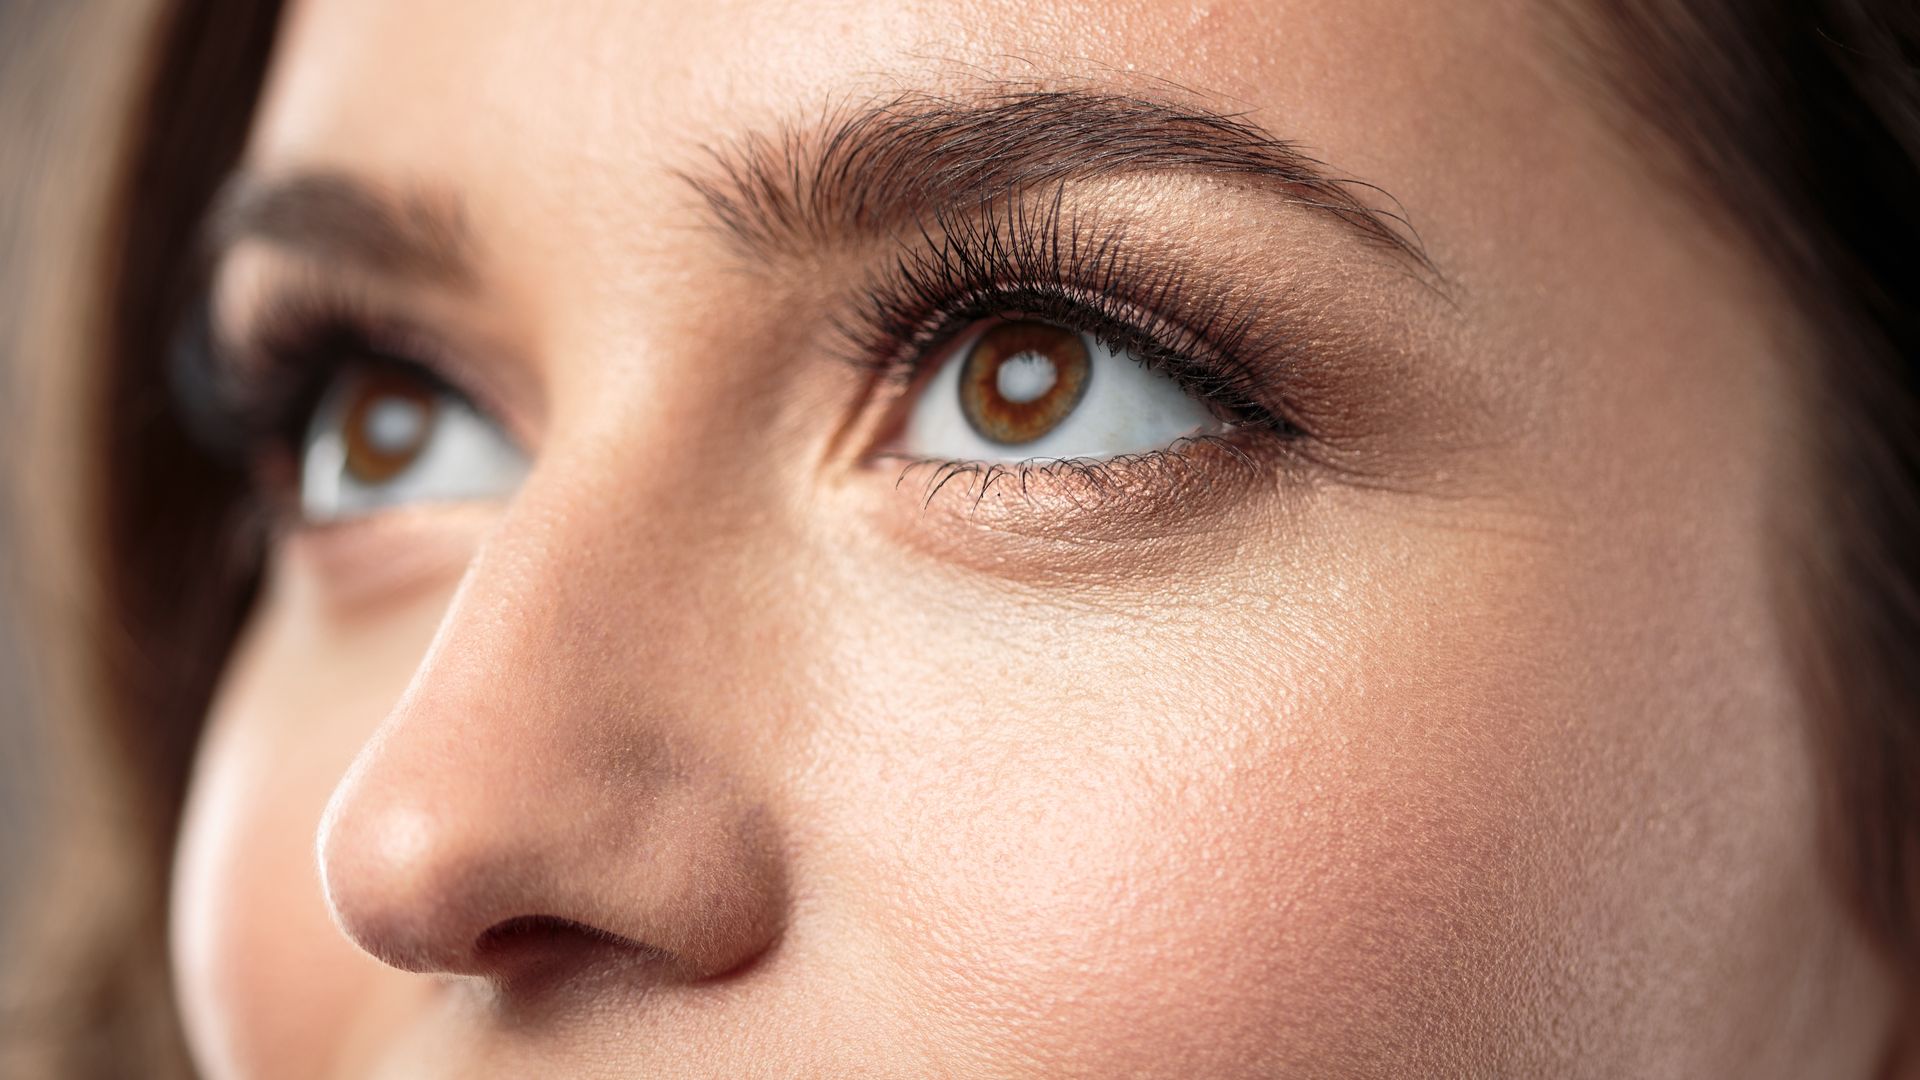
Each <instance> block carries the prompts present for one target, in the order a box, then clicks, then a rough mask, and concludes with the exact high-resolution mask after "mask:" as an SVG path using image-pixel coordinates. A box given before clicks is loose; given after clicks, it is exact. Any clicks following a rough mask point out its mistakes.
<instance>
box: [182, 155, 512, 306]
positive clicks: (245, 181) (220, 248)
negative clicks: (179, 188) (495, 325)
mask: <svg viewBox="0 0 1920 1080" xmlns="http://www.w3.org/2000/svg"><path fill="white" fill-rule="evenodd" d="M205 240H206V243H207V247H208V249H209V251H210V252H211V253H212V254H213V255H215V256H216V257H217V256H218V255H219V254H221V253H223V252H225V251H227V250H228V249H230V248H232V247H234V246H235V245H237V244H239V243H241V242H243V241H246V240H264V241H267V242H269V243H275V244H280V245H283V246H286V247H290V248H294V249H296V250H298V251H301V252H303V253H305V254H307V255H310V256H313V257H315V258H319V259H326V260H330V261H335V262H339V263H343V264H347V265H352V266H356V267H358V268H360V269H362V270H365V271H367V272H370V273H375V274H382V275H391V276H394V277H413V278H419V279H424V280H429V281H433V282H437V283H439V284H443V285H448V286H454V287H461V286H466V285H469V284H471V283H472V282H473V281H474V279H475V277H476V271H475V267H474V258H473V239H472V232H471V230H470V229H469V228H468V226H467V219H466V214H465V212H464V211H463V209H462V208H461V204H460V201H459V200H458V199H457V198H456V197H454V196H452V195H451V194H447V193H442V192H438V191H427V190H407V191H400V190H391V189H387V188H384V187H381V186H378V185H375V184H372V183H369V182H367V181H364V180H361V179H359V178H356V177H353V176H349V175H347V174H345V173H340V172H327V171H302V172H294V173H289V174H268V175H261V174H257V173H251V172H242V173H238V174H236V175H235V176H234V177H233V178H232V179H231V180H229V181H228V182H227V184H226V185H225V186H224V187H223V188H222V189H221V190H220V192H219V194H218V195H217V196H216V197H215V200H214V204H213V208H212V211H211V213H210V214H209V215H208V218H207V224H206V229H205Z"/></svg>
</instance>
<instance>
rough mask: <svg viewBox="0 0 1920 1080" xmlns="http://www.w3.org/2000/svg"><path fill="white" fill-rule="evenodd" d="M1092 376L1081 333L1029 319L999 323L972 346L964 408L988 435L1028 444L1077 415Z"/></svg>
mask: <svg viewBox="0 0 1920 1080" xmlns="http://www.w3.org/2000/svg"><path fill="white" fill-rule="evenodd" d="M1092 374H1093V361H1092V357H1090V356H1088V355H1087V345H1086V342H1085V341H1084V340H1082V339H1081V337H1080V335H1079V334H1076V333H1074V332H1073V331H1071V330H1067V329H1063V328H1062V327H1058V326H1052V325H1049V324H1047V323H1043V322H1034V321H1031V320H1024V319H1023V320H1013V321H1008V322H1003V323H998V324H996V325H995V326H993V327H991V328H989V329H988V330H987V331H986V332H985V333H983V334H981V335H980V337H979V340H977V341H975V342H974V343H973V347H972V348H971V349H969V350H967V359H966V363H965V365H964V366H963V367H962V368H961V369H960V411H961V412H962V413H965V414H966V417H967V423H969V424H971V425H972V426H973V430H975V431H977V432H979V433H980V435H981V436H982V437H983V438H986V439H989V440H991V441H993V442H997V443H1001V444H1003V445H1012V444H1018V443H1029V442H1032V441H1034V440H1035V439H1038V438H1040V437H1041V436H1042V435H1045V434H1046V433H1047V432H1049V431H1052V430H1053V429H1054V428H1056V427H1059V426H1060V422H1061V421H1063V420H1065V419H1066V418H1067V417H1068V416H1069V415H1070V414H1072V412H1073V409H1074V406H1076V405H1078V404H1080V399H1081V398H1082V397H1084V396H1085V395H1086V392H1087V380H1088V378H1089V377H1090V376H1091V375H1092Z"/></svg>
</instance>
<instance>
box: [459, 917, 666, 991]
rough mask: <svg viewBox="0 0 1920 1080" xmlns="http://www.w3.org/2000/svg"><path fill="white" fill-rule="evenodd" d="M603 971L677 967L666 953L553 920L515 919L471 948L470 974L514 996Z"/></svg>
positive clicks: (599, 930)
mask: <svg viewBox="0 0 1920 1080" xmlns="http://www.w3.org/2000/svg"><path fill="white" fill-rule="evenodd" d="M607 966H621V967H638V968H657V969H663V970H672V969H674V968H676V967H677V966H678V965H677V963H676V959H675V957H674V956H673V954H672V953H669V952H667V951H665V950H664V949H659V948H655V947H654V946H651V945H647V944H645V943H644V942H639V941H634V940H633V939H631V938H627V937H622V936H621V935H619V934H616V933H613V932H612V931H609V930H605V929H602V928H600V927H597V926H591V925H588V924H587V923H582V922H577V921H575V920H573V919H566V918H561V917H560V916H557V915H517V916H515V917H513V918H511V919H505V920H502V921H501V922H499V923H496V924H494V925H493V926H491V927H488V928H487V930H486V932H485V933H483V934H481V935H480V937H479V938H478V939H477V940H475V941H474V943H473V964H472V968H473V971H474V973H475V974H479V975H482V976H485V977H487V978H490V979H493V980H494V981H495V982H497V983H499V984H500V986H501V988H502V989H505V990H509V991H512V992H516V993H517V992H529V991H533V990H536V989H537V988H538V987H540V986H542V985H546V984H550V983H553V982H555V981H558V980H562V979H567V978H572V977H575V976H577V975H579V974H581V973H582V972H584V971H587V970H591V969H594V968H603V967H607Z"/></svg>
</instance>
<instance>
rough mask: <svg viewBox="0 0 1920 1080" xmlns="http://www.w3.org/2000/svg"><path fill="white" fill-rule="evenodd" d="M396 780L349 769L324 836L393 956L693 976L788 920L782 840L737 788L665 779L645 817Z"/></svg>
mask: <svg viewBox="0 0 1920 1080" xmlns="http://www.w3.org/2000/svg"><path fill="white" fill-rule="evenodd" d="M396 790H397V789H396V788H395V786H394V785H393V784H391V783H390V782H386V783H383V782H382V780H381V778H380V777H378V776H375V775H369V774H368V773H367V772H365V771H362V772H361V773H359V774H357V775H355V776H353V777H350V778H349V780H348V781H347V782H346V783H345V784H343V785H342V788H341V790H340V791H339V792H337V793H336V795H335V797H334V800H333V802H332V804H331V805H330V806H329V808H328V812H327V815H326V817H325V819H324V821H323V824H322V828H321V832H320V836H319V842H318V856H319V863H320V866H319V869H320V877H321V882H322V886H323V888H324V890H325V894H326V900H327V904H328V907H329V909H330V910H331V912H332V915H333V918H334V921H335V923H336V924H337V925H338V926H339V927H340V929H341V931H342V932H343V933H344V934H345V935H346V936H347V938H348V939H350V940H351V941H352V942H353V943H354V944H355V945H357V946H359V947H360V948H361V949H362V950H363V951H365V952H366V953H368V954H369V955H371V956H373V957H374V958H375V959H378V960H380V961H381V962H382V963H385V964H387V965H389V966H392V967H396V968H399V969H401V970H404V971H411V972H421V973H438V974H450V975H463V976H475V977H481V978H485V979H488V980H491V981H493V982H495V983H496V984H499V985H501V986H503V987H505V988H507V989H517V990H526V991H532V990H534V989H536V988H538V987H542V986H551V985H554V984H556V983H557V982H562V981H565V980H566V979H567V978H569V977H571V976H573V975H576V974H580V973H584V972H586V971H587V970H589V969H604V968H607V967H609V966H614V967H617V968H618V969H619V970H620V971H622V972H623V973H625V974H626V975H627V976H628V977H631V978H638V979H643V980H645V981H647V982H650V983H659V982H677V983H687V982H696V981H700V980H703V979H710V978H715V977H718V976H721V975H725V974H727V973H729V972H732V971H735V970H737V969H739V968H741V967H743V966H745V965H746V964H748V963H749V962H750V961H752V960H753V959H755V958H756V957H758V956H759V955H760V954H761V953H763V952H765V951H766V950H767V949H768V948H769V947H770V945H771V944H772V942H773V940H774V938H775V937H776V936H777V934H778V929H779V916H778V908H779V903H780V901H779V883H778V879H777V874H776V873H775V865H776V864H775V863H774V862H773V860H772V858H771V855H770V851H769V846H768V845H767V844H765V843H764V842H762V839H763V838H761V837H759V836H757V835H755V834H754V830H753V829H751V828H743V827H741V823H740V821H739V820H738V818H736V817H734V816H732V815H729V814H727V813H726V812H725V811H724V810H723V809H721V808H722V807H724V805H725V804H724V803H718V804H716V803H713V802H711V801H709V800H705V799H702V798H700V797H698V796H697V795H695V794H693V793H691V792H689V791H685V790H682V791H680V792H678V793H675V792H664V793H663V792H653V793H650V794H649V795H648V796H647V797H645V798H643V799H641V800H639V802H638V804H637V805H643V806H645V807H646V810H647V813H646V814H645V815H644V816H643V817H642V818H640V819H637V820H636V819H635V818H633V817H628V818H627V819H626V820H625V821H623V822H620V823H619V824H618V825H615V824H614V823H613V822H610V821H608V820H607V818H606V815H604V814H589V815H580V814H577V813H567V812H565V806H566V803H567V801H568V800H567V799H566V798H565V796H564V792H561V791H553V792H550V793H549V794H550V796H551V797H550V798H549V799H547V800H544V801H542V802H541V803H540V804H538V805H527V804H526V801H525V800H520V799H512V798H508V799H504V800H491V799H483V800H482V801H484V802H486V803H488V805H485V806H478V807H477V806H475V805H474V804H472V803H469V804H467V805H465V806H462V805H459V804H455V803H449V802H444V801H443V802H441V803H439V804H425V803H421V802H418V801H413V800H410V799H408V798H406V797H404V796H401V795H396V794H395V791H396ZM489 794H495V795H497V794H501V793H499V792H497V791H495V792H490V793H489ZM602 794H603V795H604V794H605V793H604V791H602ZM515 803H520V804H521V805H519V806H518V807H515V806H514V804H515ZM663 804H664V805H665V808H666V812H665V814H664V816H662V815H661V811H662V808H663ZM602 805H603V806H605V805H627V806H634V805H636V804H635V803H632V802H629V801H628V800H623V799H619V798H613V799H609V800H606V802H605V803H603V804H602ZM503 810H504V811H506V812H504V813H503V812H502V811H503ZM554 810H560V811H562V812H561V813H559V814H558V815H557V816H556V815H554V814H552V813H549V811H554ZM556 821H557V822H559V823H560V824H556ZM569 825H570V826H571V828H569ZM609 837H615V838H618V848H617V849H613V848H611V847H610V845H609V844H608V843H607V838H609ZM583 841H584V842H583Z"/></svg>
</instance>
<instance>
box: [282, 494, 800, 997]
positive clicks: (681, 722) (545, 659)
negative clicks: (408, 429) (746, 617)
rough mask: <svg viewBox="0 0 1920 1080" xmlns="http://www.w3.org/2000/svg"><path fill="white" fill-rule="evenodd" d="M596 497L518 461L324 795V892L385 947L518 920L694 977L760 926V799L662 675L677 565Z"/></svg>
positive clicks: (773, 888) (398, 960)
mask: <svg viewBox="0 0 1920 1080" xmlns="http://www.w3.org/2000/svg"><path fill="white" fill-rule="evenodd" d="M608 502H609V499H608V496H607V494H606V493H605V492H604V491H596V490H594V489H593V487H592V486H590V485H587V484H578V483H569V482H567V481H566V480H565V479H564V478H563V479H562V481H561V482H559V483H552V484H547V485H545V486H542V485H541V481H540V477H539V476H538V474H536V475H535V476H534V477H530V478H529V481H528V488H527V489H526V490H524V491H523V492H522V497H521V498H520V499H519V500H517V501H516V504H515V505H514V506H513V507H512V508H511V509H509V510H508V511H507V512H506V514H505V516H504V518H503V520H502V523H501V525H500V526H499V528H498V529H497V530H496V531H495V533H494V535H493V536H492V537H491V538H490V539H489V541H488V542H487V543H486V544H485V546H484V547H483V549H482V550H481V552H480V553H479V554H478V555H477V556H476V558H475V561H474V564H473V566H472V567H471V568H470V570H469V572H468V575H467V577H466V579H465V581H464V582H463V584H462V586H461V588H460V590H459V592H458V594H457V595H456V597H455V599H454V601H453V603H452V604H451V606H450V607H449V610H448V612H447V614H446V616H445V618H444V620H443V622H442V625H441V627H440V631H439V633H438V635H437V636H436V638H435V641H434V643H433V645H432V647H431V648H430V649H429V651H428V654H427V657H426V659H425V660H424V661H423V662H422V664H421V666H420V668H419V670H418V671H417V672H416V674H415V677H414V680H413V682H412V684H411V685H410V686H409V688H408V689H407V691H406V692H405V694H404V695H403V696H402V698H401V700H400V702H399V703H398V704H397V705H396V706H395V708H394V709H393V711H392V712H391V714H390V715H389V716H388V717H387V718H386V720H385V721H384V722H383V723H382V725H381V726H380V728H379V730H378V731H377V733H376V734H375V736H374V737H373V738H372V739H371V740H370V741H369V742H368V743H367V745H366V746H365V747H363V748H362V750H361V753H360V755H359V756H358V758H357V759H356V761H355V763H354V765H353V767H352V768H351V769H350V771H349V773H348V775H347V776H346V778H345V779H344V780H343V781H342V783H341V785H340V786H339V788H338V789H337V790H336V792H335V794H334V797H333V799H332V801H331V803H330V805H329V807H328V810H327V815H326V818H325V821H324V822H323V825H322V829H321V835H320V840H319V857H320V863H321V867H320V869H321V874H322V879H323V882H324V884H325V887H326V891H327V898H328V903H329V905H330V906H331V908H332V910H333V913H334V916H335V918H336V920H337V921H338V922H339V924H340V926H341V927H342V929H343V930H344V931H345V932H346V933H347V934H348V936H349V937H351V938H352V939H353V940H354V941H355V942H357V943H358V944H360V945H361V946H362V947H363V948H365V949H366V950H367V951H369V952H370V953H372V954H373V955H375V956H376V957H378V958H380V959H382V960H384V961H386V962H388V963H391V964H394V965H396V966H399V967H403V968H407V969H410V970H431V971H447V972H454V973H466V974H487V973H488V972H489V971H490V970H491V969H492V968H493V967H494V966H497V964H498V963H499V962H501V956H502V955H504V953H503V951H502V949H501V948H500V947H499V946H500V943H501V942H503V941H506V940H509V939H511V940H513V941H515V942H518V943H519V944H517V945H516V946H515V949H516V950H518V951H519V952H525V951H526V949H525V948H524V947H523V946H524V944H525V941H526V939H527V935H526V934H525V933H524V932H523V931H524V930H525V928H527V927H535V928H543V929H541V930H540V933H541V934H546V935H547V936H549V937H553V938H555V939H558V938H566V939H568V940H570V941H571V942H573V944H574V945H579V944H580V943H581V942H594V943H598V945H599V946H605V947H606V948H610V949H614V950H616V951H621V952H623V954H624V955H627V956H629V957H630V958H631V957H648V958H651V961H650V962H651V966H652V968H653V969H655V971H656V974H664V975H669V976H673V977H697V976H700V975H705V974H714V973H718V972H721V971H725V970H728V969H730V968H731V967H733V966H735V965H737V964H739V963H741V962H743V961H744V960H745V959H748V958H750V957H751V956H753V955H755V954H757V953H758V952H759V951H761V950H762V949H764V948H765V946H766V944H767V943H768V942H769V941H770V939H771V936H772V935H773V934H774V933H775V931H776V928H777V926H778V923H779V908H780V904H781V902H782V892H783V880H782V869H781V866H780V862H779V857H778V844H777V842H776V837H775V831H776V830H775V827H774V826H775V823H774V821H773V818H772V815H771V814H770V813H769V812H768V811H767V808H766V802H765V799H764V798H763V797H762V794H761V793H759V792H757V791H756V790H755V789H754V786H753V784H752V782H751V778H750V777H749V776H748V775H747V773H746V771H745V770H744V769H742V768H741V767H740V762H738V761H736V760H733V759H732V758H730V757H729V754H728V753H727V748H726V746H724V745H720V744H718V743H716V742H715V741H714V740H713V739H711V738H708V737H706V734H703V733H710V731H711V727H712V725H709V724H704V723H702V717H700V716H698V715H695V714H697V713H699V712H700V710H702V709H703V708H707V707H711V705H712V703H711V702H708V701H704V700H703V699H702V698H701V696H700V695H699V694H698V693H690V692H688V691H687V690H686V688H685V687H684V685H670V683H672V682H673V681H674V680H675V679H678V678H680V677H682V676H681V675H680V673H682V672H685V671H687V670H689V668H688V666H687V665H686V664H685V663H684V662H683V661H684V660H685V659H686V658H685V657H684V656H683V655H682V649H683V648H685V647H686V646H685V643H686V642H687V641H689V640H697V639H699V638H701V637H704V636H705V635H703V634H701V633H699V632H698V631H692V630H690V629H689V627H688V624H689V622H690V621H691V619H692V618H693V617H695V616H697V615H698V614H700V613H699V612H697V611H695V610H691V609H690V608H689V606H688V604H687V603H686V602H685V598H684V597H683V596H679V595H676V594H677V592H678V591H680V590H684V589H689V588H692V589H697V588H698V586H697V584H696V583H693V582H690V581H689V573H688V571H687V569H686V564H685V561H684V557H683V556H682V555H680V554H677V553H675V552H672V551H670V550H668V549H669V548H670V547H672V546H673V544H674V543H675V541H673V540H672V539H671V538H669V537H666V536H660V535H653V536H651V537H649V536H647V533H648V532H649V531H650V530H646V529H644V528H640V529H634V530H633V532H634V533H635V534H637V535H628V536H620V535H608V534H607V530H608V528H609V523H610V521H614V522H617V521H618V519H619V518H620V517H622V516H624V515H621V514H619V513H617V512H614V511H612V509H611V508H610V507H609V505H608ZM653 531H654V532H656V533H657V530H653ZM649 541H650V542H649ZM709 614H711V613H709ZM700 666H702V665H695V666H694V669H693V670H698V668H699V667H700ZM535 936H539V935H538V934H536V935H535ZM535 951H539V950H537V949H536V950H535ZM580 951H581V950H577V949H576V950H574V952H580ZM585 951H586V952H592V951H594V950H592V949H589V950H585ZM600 951H605V949H601V950H600Z"/></svg>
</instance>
